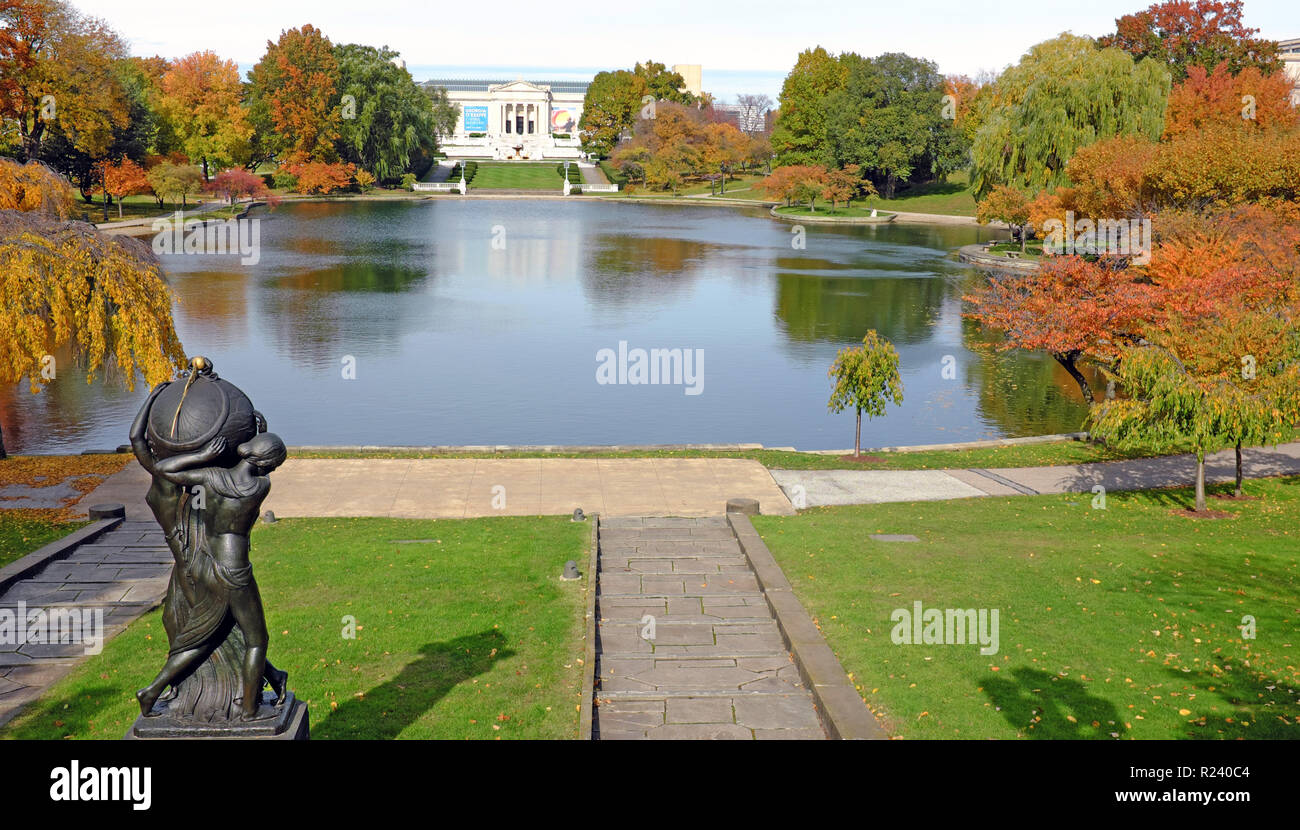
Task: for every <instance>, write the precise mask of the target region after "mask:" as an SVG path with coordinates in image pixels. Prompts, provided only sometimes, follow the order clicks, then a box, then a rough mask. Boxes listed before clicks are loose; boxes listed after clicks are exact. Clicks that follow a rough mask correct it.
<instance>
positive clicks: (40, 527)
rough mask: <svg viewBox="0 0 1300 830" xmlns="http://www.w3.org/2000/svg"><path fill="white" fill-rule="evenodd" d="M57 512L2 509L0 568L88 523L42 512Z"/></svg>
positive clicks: (0, 520)
mask: <svg viewBox="0 0 1300 830" xmlns="http://www.w3.org/2000/svg"><path fill="white" fill-rule="evenodd" d="M53 512H54V511H30V510H0V568H3V567H4V566H5V565H8V564H9V563H10V562H14V561H17V560H19V559H21V558H23V557H24V556H26V555H27V554H29V553H31V552H32V551H34V550H36V549H37V548H41V547H44V546H45V545H48V544H49V543H50V542H53V541H54V540H56V539H62V538H63V537H64V536H67V535H68V534H69V533H71V532H72V531H74V530H76V529H77V528H79V527H81V526H82V525H84V524H85V523H84V522H64V521H59V520H58V519H55V518H51V517H50V516H46V515H42V514H45V513H53Z"/></svg>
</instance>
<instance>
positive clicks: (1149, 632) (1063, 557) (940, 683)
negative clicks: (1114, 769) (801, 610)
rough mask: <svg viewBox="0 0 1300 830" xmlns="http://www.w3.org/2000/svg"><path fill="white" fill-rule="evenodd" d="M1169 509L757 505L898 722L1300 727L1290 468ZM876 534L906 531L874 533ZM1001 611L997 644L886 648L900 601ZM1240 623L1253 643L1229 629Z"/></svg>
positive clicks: (914, 734)
mask: <svg viewBox="0 0 1300 830" xmlns="http://www.w3.org/2000/svg"><path fill="white" fill-rule="evenodd" d="M1247 494H1248V495H1249V496H1250V497H1251V498H1250V499H1248V500H1243V501H1236V500H1218V499H1216V500H1214V501H1213V502H1212V507H1214V508H1216V509H1219V510H1224V511H1228V512H1230V513H1233V514H1235V516H1234V517H1233V518H1228V519H1217V520H1215V519H1189V518H1185V517H1183V516H1182V515H1178V514H1176V513H1175V512H1174V511H1175V509H1177V508H1181V507H1185V506H1188V505H1189V504H1190V501H1191V493H1190V492H1189V491H1187V490H1167V491H1151V492H1146V493H1132V494H1126V493H1110V494H1108V496H1107V500H1106V509H1104V510H1099V509H1093V507H1092V496H1091V494H1082V495H1063V496H1036V497H1025V496H1018V497H1014V498H981V499H967V500H960V501H947V502H926V503H912V504H888V505H866V506H854V507H838V508H818V509H814V510H809V511H806V512H804V513H803V514H801V515H799V516H797V517H775V516H759V517H756V518H755V521H754V524H755V526H756V527H757V528H758V530H759V532H760V533H761V534H762V535H763V536H764V538H765V539H766V541H767V544H768V546H769V547H770V548H771V549H772V552H773V553H774V554H775V556H776V558H777V560H778V562H780V564H781V566H782V568H783V569H784V570H785V573H786V575H787V576H788V577H789V579H790V581H791V582H792V583H793V584H794V588H795V591H796V593H797V594H798V595H799V598H800V599H801V600H802V601H803V603H804V605H805V607H807V609H808V611H809V612H810V613H811V614H812V616H813V617H814V619H815V620H816V621H817V622H818V625H819V626H820V628H821V630H822V632H823V633H824V634H825V636H826V638H827V641H828V642H829V643H830V645H831V647H832V648H833V649H834V650H835V652H836V654H837V655H838V656H839V658H840V661H841V663H842V664H843V665H844V668H845V670H846V671H848V672H849V673H850V674H851V675H852V678H853V681H854V683H855V685H856V686H857V688H858V690H859V692H860V694H861V695H862V696H863V698H864V699H865V700H866V701H867V703H868V704H869V705H870V706H871V707H872V708H873V709H874V710H876V711H877V713H878V714H880V715H881V716H882V718H883V720H884V723H885V724H886V728H887V729H888V730H889V732H890V733H891V734H893V735H896V736H900V737H904V738H1100V739H1105V740H1109V739H1115V738H1120V739H1128V738H1157V739H1163V738H1286V739H1291V740H1295V739H1300V699H1298V697H1297V691H1300V671H1298V670H1297V660H1296V650H1297V648H1300V607H1298V602H1297V596H1298V595H1300V561H1298V559H1297V555H1296V549H1297V548H1296V541H1297V539H1296V537H1297V535H1298V534H1300V530H1297V528H1300V479H1298V478H1284V479H1269V480H1264V481H1252V482H1248V484H1247ZM874 533H910V534H915V535H916V536H918V537H920V540H921V541H920V542H919V543H886V542H879V541H875V540H872V539H870V538H869V536H870V534H874ZM917 600H919V601H921V602H922V603H923V604H924V607H925V608H939V609H946V608H976V609H979V608H985V609H995V608H996V609H999V614H1000V620H999V640H1000V643H999V650H998V652H997V653H996V654H993V655H990V656H985V655H982V654H981V653H980V649H979V647H978V646H973V645H895V644H894V643H893V642H892V640H891V631H892V629H893V626H894V622H893V621H892V620H891V614H892V612H893V611H894V609H899V608H906V609H911V608H912V607H913V606H912V603H913V602H914V601H917ZM1246 615H1250V616H1253V617H1254V619H1255V624H1256V634H1257V638H1256V639H1245V638H1243V632H1242V630H1240V629H1239V628H1238V626H1239V625H1241V624H1242V622H1243V617H1244V616H1246Z"/></svg>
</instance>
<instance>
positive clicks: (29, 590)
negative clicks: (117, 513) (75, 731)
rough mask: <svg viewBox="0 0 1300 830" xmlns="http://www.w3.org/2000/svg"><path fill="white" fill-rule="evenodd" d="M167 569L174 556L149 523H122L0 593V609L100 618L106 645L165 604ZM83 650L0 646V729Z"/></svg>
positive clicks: (80, 646)
mask: <svg viewBox="0 0 1300 830" xmlns="http://www.w3.org/2000/svg"><path fill="white" fill-rule="evenodd" d="M171 565H172V555H171V551H170V550H168V548H167V545H166V543H165V542H164V541H163V536H162V531H161V530H159V528H158V525H157V524H155V523H154V522H153V520H152V518H151V519H150V520H149V521H148V522H139V521H126V522H123V523H122V524H121V525H118V526H117V527H116V528H114V529H113V530H110V531H108V532H107V533H105V534H104V535H102V536H100V537H99V538H98V539H95V540H94V541H93V542H90V543H88V544H83V545H80V546H79V547H78V548H77V549H76V550H74V551H73V552H72V553H71V555H69V556H68V557H67V558H65V559H61V560H59V561H57V562H51V563H50V564H49V565H46V566H45V567H44V568H43V569H42V570H40V571H38V572H37V573H36V574H34V575H33V576H31V577H28V578H27V579H23V580H20V581H19V582H16V583H14V584H13V585H12V586H11V587H10V588H9V589H8V590H6V591H5V592H4V593H3V594H0V609H5V610H7V611H9V612H11V613H12V614H13V615H14V619H16V620H17V619H20V618H21V616H22V615H19V613H18V612H19V611H20V610H21V611H24V613H25V616H26V617H27V618H28V620H31V619H32V616H33V615H34V614H36V613H37V612H38V611H40V610H44V611H45V612H46V614H50V613H51V612H56V611H57V610H59V609H66V610H69V611H77V612H79V614H78V617H79V618H80V620H82V621H83V622H85V621H87V620H88V619H89V620H94V619H96V617H95V616H94V615H95V614H96V613H102V615H103V617H102V622H103V631H102V632H100V633H102V636H103V638H104V640H105V641H107V640H108V639H109V638H111V637H113V636H114V635H116V634H117V633H118V632H119V631H121V630H122V629H123V628H125V627H126V626H127V625H128V624H129V623H131V622H132V621H133V620H135V619H136V618H137V617H139V616H140V615H142V614H144V613H145V612H147V611H150V610H152V609H153V608H155V607H157V606H158V604H159V603H161V602H162V600H163V597H164V596H165V595H166V593H167V582H168V579H169V578H170V576H171ZM87 612H89V614H90V615H91V616H90V617H89V618H88V617H87V616H86V613H87ZM33 624H34V623H33V622H28V623H27V625H28V626H31V625H33ZM91 624H92V626H93V623H91ZM87 653H88V652H87V646H86V645H85V644H84V643H82V644H72V643H63V644H60V643H47V642H23V643H18V642H14V643H7V644H6V643H0V725H4V724H5V723H7V722H8V721H9V720H10V719H11V718H13V716H14V715H15V714H17V712H18V710H19V708H21V707H22V706H23V705H25V704H26V703H28V702H30V701H32V700H35V699H36V698H37V697H39V696H40V694H41V693H42V692H43V691H45V689H46V688H47V687H49V685H50V684H52V683H54V682H55V681H56V680H58V679H59V678H61V677H63V676H64V675H65V674H67V673H68V672H69V671H71V670H72V668H73V667H74V666H76V665H77V664H78V663H80V662H81V661H82V660H83V659H85V656H86V654H87ZM106 737H112V738H116V737H118V736H117V735H111V736H106Z"/></svg>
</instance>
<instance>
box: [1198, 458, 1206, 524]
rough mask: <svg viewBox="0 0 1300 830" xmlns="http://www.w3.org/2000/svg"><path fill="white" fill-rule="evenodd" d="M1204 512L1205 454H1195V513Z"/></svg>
mask: <svg viewBox="0 0 1300 830" xmlns="http://www.w3.org/2000/svg"><path fill="white" fill-rule="evenodd" d="M1203 510H1205V453H1204V452H1198V453H1196V512H1197V513H1200V512H1201V511H1203Z"/></svg>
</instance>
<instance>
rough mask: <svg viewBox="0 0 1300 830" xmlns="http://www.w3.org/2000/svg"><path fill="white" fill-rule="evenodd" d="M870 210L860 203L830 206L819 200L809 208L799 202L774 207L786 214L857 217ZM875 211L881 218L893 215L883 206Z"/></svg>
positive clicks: (867, 215) (861, 216)
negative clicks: (797, 203) (798, 203)
mask: <svg viewBox="0 0 1300 830" xmlns="http://www.w3.org/2000/svg"><path fill="white" fill-rule="evenodd" d="M871 211H872V208H869V207H863V206H862V205H861V204H855V205H851V206H846V205H844V204H843V203H840V204H838V205H836V206H835V207H834V208H832V207H831V206H830V203H829V202H820V203H818V204H817V205H815V206H814V207H813V208H809V207H808V205H806V204H801V205H790V206H788V207H787V206H785V205H782V206H780V207H778V208H777V209H776V212H777V213H781V214H785V215H787V216H828V217H829V216H839V217H844V218H858V219H865V218H868V217H870V216H871ZM876 212H877V213H878V215H879V218H881V219H888V218H889V217H890V216H893V215H894V214H893V213H891V212H890V211H887V210H884V209H883V208H879V209H876Z"/></svg>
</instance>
